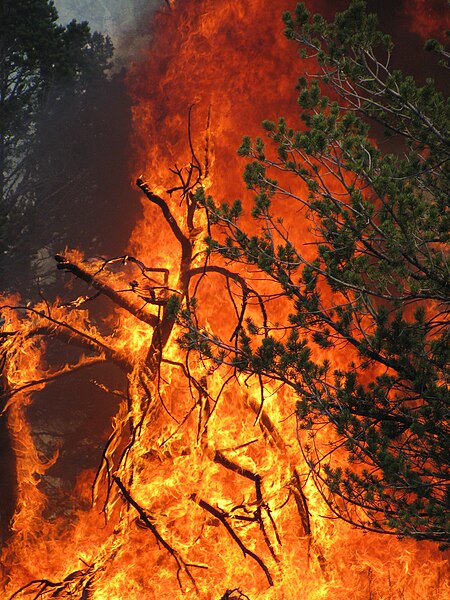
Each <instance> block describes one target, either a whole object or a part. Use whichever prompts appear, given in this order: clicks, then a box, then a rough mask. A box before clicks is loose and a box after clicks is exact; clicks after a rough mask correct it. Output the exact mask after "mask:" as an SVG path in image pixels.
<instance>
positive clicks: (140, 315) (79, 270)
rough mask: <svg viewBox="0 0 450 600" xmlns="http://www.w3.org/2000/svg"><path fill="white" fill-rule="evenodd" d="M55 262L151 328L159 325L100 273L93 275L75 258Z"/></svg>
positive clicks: (150, 315) (59, 257)
mask: <svg viewBox="0 0 450 600" xmlns="http://www.w3.org/2000/svg"><path fill="white" fill-rule="evenodd" d="M55 260H56V261H57V263H58V265H57V267H58V269H60V270H63V271H67V272H69V273H72V274H73V275H75V276H76V277H78V278H79V279H81V280H83V281H85V282H86V283H87V284H89V285H90V286H92V287H93V288H94V289H96V290H97V291H99V292H100V293H102V294H104V295H105V296H107V297H108V298H110V299H111V300H112V301H113V302H114V303H115V304H117V306H120V307H121V308H124V309H125V310H126V311H127V312H129V313H130V314H132V315H133V316H134V317H136V318H137V319H139V320H140V321H143V322H144V323H146V324H147V325H150V326H151V327H155V326H156V325H157V324H158V318H157V317H156V316H155V315H154V314H152V313H149V312H146V311H144V310H143V307H142V305H140V304H138V303H137V302H136V301H133V300H130V299H128V298H126V297H125V296H124V295H123V294H122V293H120V292H118V291H117V290H114V289H113V288H112V287H111V285H110V284H109V283H107V281H105V280H104V278H102V276H101V273H100V272H98V271H97V272H96V273H92V272H90V269H89V267H87V266H86V265H84V264H82V263H81V262H78V261H75V260H74V259H73V258H71V259H70V260H69V259H68V258H66V257H64V256H62V255H60V254H57V255H56V256H55Z"/></svg>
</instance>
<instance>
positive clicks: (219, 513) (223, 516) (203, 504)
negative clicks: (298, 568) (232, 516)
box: [191, 494, 274, 586]
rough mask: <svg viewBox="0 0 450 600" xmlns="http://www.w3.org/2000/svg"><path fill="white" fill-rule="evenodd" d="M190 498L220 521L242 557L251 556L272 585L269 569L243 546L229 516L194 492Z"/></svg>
mask: <svg viewBox="0 0 450 600" xmlns="http://www.w3.org/2000/svg"><path fill="white" fill-rule="evenodd" d="M191 500H192V501H194V502H196V503H197V504H198V505H199V506H200V507H201V508H203V509H204V510H206V511H207V512H209V513H210V514H211V515H213V517H215V518H216V519H218V520H219V521H220V522H221V523H222V525H223V526H224V527H225V529H226V530H227V531H228V533H229V534H230V536H231V538H232V539H233V540H234V541H235V542H236V544H237V545H238V546H239V548H240V549H241V550H242V553H243V555H244V557H247V555H248V556H251V558H253V560H254V561H256V562H257V563H258V565H259V566H260V567H261V569H262V570H263V571H264V574H265V576H266V578H267V581H268V582H269V585H271V586H272V585H274V581H273V579H272V575H271V574H270V571H269V569H268V568H267V567H266V565H265V564H264V562H263V561H262V560H261V558H260V557H259V556H258V555H257V554H255V553H254V552H252V551H251V550H250V549H249V548H247V546H245V544H244V543H243V542H242V540H241V539H240V538H239V537H238V535H237V534H236V532H235V531H234V529H233V528H232V527H231V525H230V524H229V523H228V521H227V518H229V515H228V514H227V513H225V512H223V511H221V510H219V509H217V508H214V506H211V504H208V502H205V500H202V499H201V498H197V496H196V495H195V494H192V496H191Z"/></svg>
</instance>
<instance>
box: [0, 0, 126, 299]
mask: <svg viewBox="0 0 450 600" xmlns="http://www.w3.org/2000/svg"><path fill="white" fill-rule="evenodd" d="M0 11H1V12H0V23H1V24H0V65H1V68H0V78H1V81H0V123H1V125H0V166H1V169H0V171H1V178H0V207H1V208H0V211H1V219H0V222H1V223H0V226H1V231H0V234H1V235H0V239H1V253H2V256H1V264H0V268H1V275H2V287H3V288H8V289H14V290H20V291H21V292H22V293H25V294H27V295H28V296H30V294H31V293H32V292H31V290H30V288H31V287H32V286H33V285H34V286H35V283H34V280H35V279H36V275H37V274H41V275H42V274H44V275H45V274H46V270H50V266H48V267H46V264H47V263H46V262H45V257H46V256H48V255H51V254H52V253H53V252H55V251H57V250H59V249H61V247H64V245H65V244H67V243H68V239H69V238H72V239H73V237H75V232H76V237H77V239H78V240H79V244H80V247H81V248H83V249H85V250H92V245H93V243H95V244H96V250H97V252H99V251H101V250H102V249H104V247H105V246H107V245H108V243H109V244H111V237H112V236H110V235H109V231H108V229H109V228H111V226H112V225H111V223H112V221H113V220H114V218H115V217H117V211H116V210H114V209H115V208H117V202H118V198H119V197H120V195H121V194H122V195H123V194H126V191H125V186H126V188H129V186H128V181H127V180H126V177H125V168H124V165H125V156H124V153H126V150H127V132H128V123H129V101H128V99H126V94H125V90H124V85H123V76H122V74H120V73H119V74H116V75H114V76H111V71H110V67H111V59H112V55H113V48H112V44H111V42H110V40H109V39H108V38H107V37H104V36H103V35H101V34H99V33H95V32H94V33H92V32H91V31H90V29H89V26H88V24H87V23H86V22H83V23H77V22H75V21H73V22H71V23H69V24H68V25H67V26H62V25H60V24H58V22H57V19H58V14H57V11H56V9H55V8H54V6H53V3H52V2H49V1H48V0H27V1H26V2H13V1H12V0H11V1H10V0H6V1H5V2H3V3H2V5H1V8H0ZM111 122H114V123H115V126H114V127H111ZM111 149H113V150H114V152H112V151H111V152H110V150H111ZM111 156H113V157H114V158H111ZM111 171H112V172H114V173H115V174H114V175H113V176H111ZM119 180H120V181H119ZM122 180H123V181H122ZM100 187H102V189H103V192H102V194H99V189H100ZM113 190H116V192H115V193H114V192H113ZM101 198H102V199H104V201H103V203H101V202H100V201H99V199H101ZM106 206H107V210H105V208H106ZM102 211H104V213H105V215H104V220H103V219H102V222H104V227H103V229H102V228H101V229H100V230H94V228H93V226H92V222H93V221H94V220H95V219H93V216H94V214H96V213H97V214H98V213H100V212H102ZM116 220H117V219H116ZM127 234H128V231H127V230H126V228H124V231H123V234H122V235H121V236H120V241H121V242H122V243H123V242H124V240H126V239H127ZM100 239H103V240H105V241H104V242H103V244H102V243H100V241H99V240H100ZM118 244H119V242H118ZM117 247H118V245H117ZM117 247H116V248H114V249H113V250H114V251H117ZM39 257H41V258H42V257H44V262H43V263H42V261H41V264H39Z"/></svg>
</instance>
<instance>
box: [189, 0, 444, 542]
mask: <svg viewBox="0 0 450 600" xmlns="http://www.w3.org/2000/svg"><path fill="white" fill-rule="evenodd" d="M283 18H284V23H285V26H286V30H285V33H286V36H287V37H288V38H290V39H292V40H294V42H297V43H298V44H299V45H300V49H301V54H302V56H303V57H304V58H305V60H310V61H311V62H312V63H313V64H312V65H311V68H310V69H309V71H310V72H314V73H315V75H312V76H308V77H302V78H301V79H300V80H299V84H298V89H299V97H298V103H299V106H300V110H301V123H300V124H296V125H291V124H288V123H287V122H286V120H285V119H283V118H281V119H280V120H279V121H278V122H277V123H274V122H270V121H265V122H264V123H263V128H264V130H265V135H266V139H265V140H263V139H262V138H257V139H255V140H251V139H250V138H248V137H245V138H244V140H243V143H242V146H241V148H240V149H239V154H241V155H242V156H245V157H249V158H250V159H251V162H250V163H249V164H247V167H246V169H245V175H244V179H245V183H246V185H247V187H248V189H250V190H252V191H253V192H254V206H253V209H252V213H251V214H252V217H253V224H252V225H251V229H250V228H249V227H248V220H247V224H246V222H245V220H244V219H243V218H242V216H243V212H244V211H243V207H242V203H241V202H240V201H236V202H235V203H234V204H232V205H227V204H220V203H217V202H215V201H214V200H213V199H212V198H211V197H206V196H205V194H204V191H203V190H199V192H198V194H197V196H198V200H199V201H200V203H202V204H203V205H204V206H205V207H206V209H207V212H208V215H209V221H210V223H211V225H212V226H213V231H215V234H213V235H212V236H211V237H210V238H208V245H209V252H210V258H211V259H213V257H214V255H221V256H222V257H224V258H225V259H226V260H227V263H228V266H229V267H230V264H231V265H232V264H235V265H237V264H238V263H241V264H243V265H247V266H251V267H252V268H253V269H254V268H257V269H258V270H259V272H260V273H261V275H262V276H265V277H266V279H268V280H269V281H270V282H271V287H269V288H268V289H269V290H273V289H274V285H275V288H276V291H275V292H273V293H272V292H269V294H267V295H265V296H264V298H265V301H266V303H267V306H269V304H268V303H269V300H272V301H273V300H274V299H276V298H277V299H278V300H277V301H278V302H280V300H279V299H280V298H281V299H282V301H283V302H286V303H288V305H289V307H290V310H289V313H290V314H289V317H288V319H287V321H286V322H284V323H281V324H280V323H274V322H273V321H272V322H271V321H270V318H269V319H268V318H267V315H265V314H262V316H261V321H260V322H256V321H255V319H254V317H252V318H247V319H246V318H245V313H244V310H245V307H244V308H243V309H242V312H241V313H240V317H239V321H238V324H237V331H238V335H237V336H236V344H235V346H233V345H232V344H230V342H229V341H225V340H221V339H219V338H217V337H213V336H212V335H211V334H210V333H208V331H207V330H204V329H202V328H200V327H199V326H198V320H197V316H196V315H195V314H194V313H195V303H194V304H193V305H192V306H191V307H190V308H189V309H186V310H185V311H182V312H181V313H180V320H181V322H182V323H183V325H184V326H185V327H186V328H187V329H186V333H185V335H184V336H183V338H182V344H183V345H184V346H185V347H186V348H188V349H198V350H200V352H202V353H203V354H204V355H205V356H207V357H209V358H210V359H212V360H213V361H216V362H217V363H226V364H228V365H231V366H233V367H234V368H235V369H237V370H238V371H241V372H245V373H249V374H253V375H256V376H258V377H259V378H260V380H261V381H262V380H263V379H264V380H265V381H267V380H272V381H275V382H282V383H283V384H285V385H286V386H289V387H290V388H292V389H293V391H294V392H295V395H296V397H297V409H296V414H297V419H298V425H299V428H300V430H302V431H303V433H301V435H300V436H299V439H300V440H301V448H302V451H303V453H304V456H305V458H306V461H307V463H308V465H309V466H310V468H311V472H312V474H313V476H314V479H315V481H316V484H317V486H318V488H319V490H320V491H321V493H322V495H323V497H324V498H325V499H326V501H327V503H328V505H329V507H330V508H331V510H332V511H333V513H334V514H335V515H337V516H338V517H340V518H343V519H345V520H347V521H349V522H351V523H352V524H354V525H356V526H358V527H364V528H366V529H369V530H375V531H379V532H386V533H393V534H397V535H400V536H410V537H413V538H416V539H428V540H434V541H437V542H439V543H441V544H446V543H448V542H449V539H450V536H449V522H450V520H449V518H448V514H449V503H450V487H449V484H450V471H449V459H450V451H449V449H450V436H449V399H450V394H449V389H448V384H449V374H450V373H449V358H450V347H449V337H450V336H449V328H448V310H449V292H450V278H449V263H448V242H449V232H450V211H449V203H448V190H449V186H448V183H449V164H450V163H449V150H450V137H449V129H448V128H449V110H448V101H447V99H446V98H445V96H444V95H443V94H442V93H441V92H439V91H438V90H437V89H436V86H435V84H434V83H433V81H432V80H427V81H426V83H425V84H424V85H422V86H419V85H418V84H417V83H416V82H415V81H414V79H413V78H412V77H410V76H406V75H404V74H403V73H402V72H400V71H395V70H392V69H391V67H390V58H391V53H392V51H393V44H392V41H391V39H390V38H389V36H387V35H385V34H383V33H381V32H379V31H378V30H377V22H376V17H375V16H374V15H371V14H368V13H367V11H366V7H365V2H364V1H362V0H354V1H353V2H351V4H350V6H349V8H348V9H347V10H345V11H344V12H342V13H339V14H337V15H336V18H335V20H334V21H333V22H327V21H325V20H324V18H323V17H322V16H321V15H313V16H312V15H310V14H309V12H308V11H307V9H306V8H305V6H304V5H303V4H298V5H297V8H296V10H295V13H294V14H291V13H286V14H285V15H284V17H283ZM435 46H436V45H435V44H434V45H433V44H428V47H429V48H433V47H435ZM439 48H440V49H441V50H442V48H441V46H440V45H439ZM430 60H431V58H430ZM314 65H316V66H315V67H314ZM381 130H385V135H386V136H387V138H388V139H389V140H390V141H389V147H390V148H392V151H391V152H390V153H386V152H383V151H382V150H381V149H380V148H381V145H380V144H379V143H378V142H377V141H376V138H377V136H378V141H379V140H380V131H381ZM301 190H306V191H304V192H302V191H301ZM280 202H283V203H284V205H285V206H286V203H287V204H288V206H289V207H290V209H291V211H292V212H294V211H296V213H297V212H300V211H302V212H303V214H304V217H305V221H307V222H308V223H309V234H308V235H310V236H311V240H312V242H311V243H310V244H309V245H308V246H307V247H306V246H303V245H302V244H301V243H298V234H297V235H296V233H295V231H294V232H291V233H292V235H291V233H290V232H289V231H288V230H287V229H286V225H285V224H284V223H283V221H282V219H281V218H280V217H279V215H278V214H277V207H279V206H280ZM285 212H286V211H285ZM255 226H256V231H257V232H256V233H254V231H255ZM295 240H297V241H295ZM312 253H313V254H314V256H312ZM346 356H349V357H350V358H349V359H348V360H347V362H346V364H345V363H344V359H345V358H346ZM318 357H319V358H318ZM336 357H339V361H340V362H339V364H340V367H339V368H337V367H336V366H334V365H335V364H336V360H335V358H336ZM342 364H344V366H342ZM324 425H326V426H327V427H328V431H330V427H331V430H332V432H333V434H332V438H330V442H329V444H327V445H326V446H324V445H323V444H322V445H321V444H318V443H316V436H317V433H318V432H319V431H320V430H322V429H323V426H324ZM343 450H344V451H345V452H346V458H347V460H346V462H342V458H340V460H339V461H336V460H335V456H334V455H335V453H336V452H339V454H340V456H341V457H342V451H343ZM343 465H344V466H343Z"/></svg>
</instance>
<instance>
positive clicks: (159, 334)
mask: <svg viewBox="0 0 450 600" xmlns="http://www.w3.org/2000/svg"><path fill="white" fill-rule="evenodd" d="M169 4H170V5H171V9H170V10H169V8H167V9H166V10H162V11H161V12H160V13H159V14H158V15H157V16H156V19H155V22H154V23H153V24H152V28H153V37H152V41H151V44H150V46H149V48H148V53H147V56H146V58H145V60H143V61H142V62H141V63H139V64H137V65H135V67H134V68H133V69H132V70H131V72H130V74H129V81H128V84H129V89H130V94H131V95H132V98H133V99H134V113H133V125H134V133H133V141H134V148H135V153H134V156H133V157H131V160H130V162H131V164H132V165H133V168H136V171H135V172H134V173H132V175H133V176H134V178H135V179H136V178H139V185H140V187H141V189H142V191H143V202H144V218H143V219H142V220H141V222H139V223H137V224H136V228H135V231H134V234H133V237H132V239H131V240H130V245H129V248H128V249H127V254H126V255H124V256H123V257H121V258H120V259H115V260H113V261H101V260H96V261H85V260H84V259H83V257H82V256H80V255H79V254H78V253H77V252H68V251H67V252H66V253H65V254H64V256H60V257H59V258H58V264H59V268H61V269H63V270H65V271H68V272H70V273H72V274H74V275H76V276H77V277H78V278H80V279H82V280H84V281H85V282H87V283H88V284H89V286H90V288H89V289H90V296H93V295H94V293H101V294H102V296H103V297H106V298H108V299H109V301H110V302H112V303H113V307H114V310H112V309H111V304H109V305H107V306H106V309H105V307H103V309H102V311H103V312H102V311H100V315H98V314H97V315H96V314H93V313H92V312H91V311H90V310H89V307H90V300H89V295H82V296H79V297H77V298H75V299H72V300H71V301H70V302H65V303H62V302H61V303H59V305H57V306H52V307H49V306H47V305H46V303H45V302H42V303H41V304H40V305H38V306H36V307H23V309H22V310H20V311H18V310H16V309H14V308H9V309H5V310H4V311H3V313H4V318H5V319H6V322H5V325H4V329H5V331H7V332H10V333H11V336H10V338H7V342H6V345H5V348H4V352H5V356H6V365H7V367H6V370H5V381H4V385H5V390H6V391H5V394H6V395H7V397H8V403H7V414H8V423H9V428H10V432H11V436H12V438H13V441H14V448H15V452H16V456H17V477H18V495H19V498H18V503H17V511H16V514H15V517H14V522H13V526H12V529H13V535H12V536H11V537H10V538H9V539H8V540H7V541H6V542H5V544H4V548H3V551H2V565H3V571H2V573H1V575H2V577H1V580H0V585H1V586H2V590H3V597H5V598H7V597H14V598H78V599H80V600H81V599H85V598H89V599H92V600H115V599H119V598H127V600H138V599H139V600H142V599H146V600H147V599H149V600H150V599H152V598H155V599H156V598H158V599H165V598H167V599H169V598H170V599H173V598H181V597H183V596H184V597H187V598H204V599H211V600H213V599H214V600H216V599H217V600H219V598H228V599H232V598H234V599H237V598H241V599H252V600H253V599H256V598H259V599H266V600H269V599H286V600H292V599H294V598H300V597H304V598H307V599H308V600H315V599H327V598H333V599H337V600H339V599H342V600H344V599H347V598H349V597H353V598H355V600H356V599H358V600H359V599H361V600H363V599H366V598H377V599H384V598H386V599H387V598H404V599H412V598H431V597H433V598H436V599H439V598H442V599H443V598H446V597H448V593H449V586H448V580H446V577H445V573H446V562H445V560H444V557H443V555H442V554H441V553H439V552H438V551H437V550H436V548H435V547H434V546H432V545H431V544H426V543H414V542H412V541H399V540H397V539H394V538H393V537H389V536H387V537H386V536H379V535H376V534H371V533H363V532H361V531H356V530H354V529H351V528H350V527H349V526H348V525H346V524H345V523H344V522H340V521H336V520H332V519H330V515H329V513H328V510H327V508H326V505H325V503H324V501H323V499H322V498H321V497H320V494H319V493H318V491H317V490H316V488H315V487H314V485H313V484H312V482H311V481H310V479H309V478H308V467H307V465H306V464H304V462H303V461H302V458H301V455H300V452H299V447H298V441H297V434H298V432H297V429H296V422H295V418H294V417H293V412H294V410H295V398H293V397H292V395H291V394H290V393H289V392H288V391H286V390H284V389H278V388H277V387H276V386H274V385H270V384H269V383H268V382H264V385H260V383H261V382H259V381H257V380H256V381H254V380H253V379H250V380H246V379H244V378H237V377H234V376H233V373H231V372H227V371H226V369H217V368H214V367H213V366H211V365H209V364H207V363H205V362H203V361H201V360H200V359H199V358H198V357H196V356H193V355H192V356H191V355H188V356H187V357H186V355H185V354H184V353H183V352H182V351H181V350H180V349H179V347H178V345H177V343H176V339H177V337H178V336H179V335H180V331H178V330H177V328H176V326H175V324H174V322H173V319H172V318H171V316H170V311H169V309H168V306H169V305H170V302H172V301H173V299H174V298H175V299H177V298H178V299H179V300H180V301H184V300H185V298H186V296H187V294H188V291H189V292H190V293H192V289H193V288H195V287H196V290H197V292H198V294H197V295H198V296H199V299H200V302H201V310H202V314H203V315H204V316H205V319H208V321H209V323H210V326H211V330H212V331H219V332H220V333H223V332H224V331H225V332H226V331H228V332H230V330H231V332H232V329H233V326H234V325H233V324H235V320H236V318H235V312H234V311H235V309H234V307H233V305H232V302H231V301H230V300H227V298H228V297H229V296H228V295H227V287H226V282H224V277H223V269H224V267H223V265H216V266H215V270H214V269H211V270H210V271H209V272H208V273H206V275H205V274H204V272H203V270H202V269H203V265H204V244H203V236H204V234H205V227H206V223H205V216H204V214H203V213H202V212H200V211H199V210H197V208H196V206H195V200H194V197H193V195H192V193H191V192H192V191H193V190H195V186H196V185H198V184H200V183H201V184H202V185H203V186H204V187H205V188H207V189H208V191H209V192H210V193H212V194H213V195H214V196H215V197H216V198H218V199H222V198H223V199H233V198H234V197H238V196H241V197H242V194H243V192H242V184H241V175H240V173H241V171H242V170H243V166H244V165H243V164H242V162H241V161H240V160H239V159H238V157H237V156H236V149H237V147H238V146H239V145H240V141H241V136H242V134H243V133H245V134H250V135H257V134H259V133H260V122H261V121H262V120H263V119H264V118H269V119H277V118H278V117H279V116H281V115H292V114H295V110H296V108H295V107H296V104H295V97H296V92H295V89H294V83H295V78H296V76H297V75H298V74H300V73H301V70H302V64H301V62H300V60H299V59H298V57H297V55H296V52H297V50H296V47H295V45H292V44H290V43H289V42H288V41H286V40H285V39H284V38H283V36H282V25H281V21H280V14H281V12H282V11H283V10H284V9H286V8H287V7H286V5H285V2H284V1H283V2H282V1H280V0H274V1H272V2H267V1H264V0H251V1H249V2H245V3H237V2H232V1H224V0H204V1H202V2H198V1H197V2H195V1H194V0H185V1H184V2H179V3H169ZM171 169H172V170H171ZM167 190H170V192H169V193H168V192H167ZM244 199H245V196H244ZM285 212H286V218H287V219H288V220H289V219H290V220H291V222H292V221H293V220H294V221H295V219H296V215H290V214H289V213H288V212H287V211H285ZM301 226H302V224H301V223H300V225H298V224H297V227H298V228H299V227H301ZM297 235H298V236H299V237H300V238H301V236H305V235H307V234H306V231H305V230H298V232H297ZM134 257H137V258H134ZM221 269H222V270H221ZM253 277H254V276H253V274H252V273H236V274H235V276H234V278H232V277H230V278H229V279H228V286H231V287H232V289H234V290H235V291H236V292H238V293H241V292H242V290H243V289H244V288H243V287H242V286H244V285H245V282H250V283H252V284H254V285H255V286H258V285H261V284H260V283H258V282H257V281H256V280H255V281H253V280H252V278H253ZM199 282H200V283H199ZM197 284H198V285H197ZM92 290H94V293H92ZM218 299H220V304H218ZM3 304H5V305H6V304H8V306H13V305H14V302H12V301H10V302H8V303H7V302H6V301H5V302H4V303H3ZM16 304H17V303H16ZM279 309H280V307H277V309H276V310H279ZM105 310H106V315H105ZM19 315H20V316H19ZM44 333H45V336H44V338H45V339H46V340H47V344H48V345H50V344H52V343H54V342H55V341H58V342H61V341H62V342H63V343H65V344H67V343H69V344H71V345H73V346H74V347H76V348H77V350H74V351H73V355H72V362H68V363H67V364H66V365H62V366H61V365H59V363H58V361H56V366H55V364H53V363H52V364H50V366H49V365H48V364H46V356H47V348H46V346H44V344H43V342H42V335H43V334H44ZM106 362H110V363H113V364H115V365H117V367H118V368H119V369H121V371H122V372H123V378H124V382H125V383H124V385H123V386H122V388H120V389H114V390H112V389H109V388H108V386H107V385H106V384H104V383H102V382H101V381H99V382H96V385H98V386H100V387H102V389H104V390H105V392H107V393H109V394H110V397H111V401H113V398H115V401H116V402H117V412H116V414H115V416H114V418H113V420H112V423H111V425H110V427H109V431H108V441H107V443H106V444H105V445H104V449H103V454H102V456H99V462H100V467H99V470H98V472H97V473H95V472H92V471H91V470H86V471H82V472H80V473H79V476H78V479H77V484H76V486H75V488H74V489H73V490H72V495H73V497H74V509H73V511H72V512H71V514H70V515H63V516H56V517H54V518H49V517H48V516H46V507H47V506H48V504H49V503H50V504H51V499H48V498H47V497H46V495H45V494H44V493H43V492H42V490H41V488H42V486H41V485H40V484H42V482H43V481H45V478H46V473H47V472H48V470H49V469H50V468H51V466H52V465H53V464H54V463H55V462H56V461H58V455H57V452H55V453H54V455H53V456H52V457H51V458H50V459H49V460H47V462H46V463H45V464H44V461H43V458H42V457H41V456H39V452H38V451H37V449H36V443H35V438H34V437H33V431H32V427H31V426H30V425H29V424H28V419H27V406H28V405H29V404H30V403H33V402H35V401H36V398H37V397H38V395H39V393H42V392H40V390H41V389H42V388H43V386H44V383H43V382H44V381H45V380H46V379H49V380H52V379H55V380H56V379H58V378H64V377H66V376H67V375H68V374H69V373H74V372H78V371H80V372H82V371H83V370H84V369H87V368H90V367H91V366H92V365H98V364H103V363H106ZM5 410H6V408H5ZM324 443H326V440H324ZM91 491H92V492H93V494H92V495H93V503H92V504H91Z"/></svg>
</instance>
